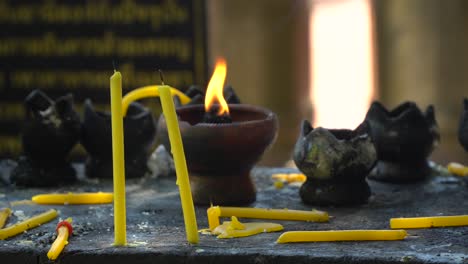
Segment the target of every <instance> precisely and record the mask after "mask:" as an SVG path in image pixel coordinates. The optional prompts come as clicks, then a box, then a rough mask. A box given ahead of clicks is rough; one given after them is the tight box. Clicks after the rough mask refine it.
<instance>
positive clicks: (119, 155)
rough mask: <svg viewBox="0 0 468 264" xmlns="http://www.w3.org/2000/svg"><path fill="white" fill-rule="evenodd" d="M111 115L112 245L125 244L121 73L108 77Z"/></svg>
mask: <svg viewBox="0 0 468 264" xmlns="http://www.w3.org/2000/svg"><path fill="white" fill-rule="evenodd" d="M110 96H111V117H112V120H111V121H112V164H113V177H114V245H116V246H124V245H126V244H127V234H126V233H127V230H126V213H125V160H124V138H123V115H122V75H121V74H120V72H118V71H115V72H114V74H113V75H112V76H111V77H110Z"/></svg>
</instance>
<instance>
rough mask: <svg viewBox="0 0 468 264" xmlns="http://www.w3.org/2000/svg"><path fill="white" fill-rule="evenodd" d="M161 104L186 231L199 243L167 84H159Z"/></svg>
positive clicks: (189, 238)
mask: <svg viewBox="0 0 468 264" xmlns="http://www.w3.org/2000/svg"><path fill="white" fill-rule="evenodd" d="M157 87H158V90H159V96H160V98H161V105H162V109H163V113H164V118H165V119H166V124H167V131H168V133H169V141H170V142H171V152H172V155H173V157H174V165H175V169H176V174H177V184H178V185H179V193H180V200H181V203H182V211H183V213H184V221H185V232H186V235H187V240H188V242H190V243H192V244H196V243H198V227H197V218H196V216H195V208H194V205H193V199H192V191H191V190H190V182H189V177H188V170H187V163H186V161H185V154H184V146H183V145H182V137H181V136H180V130H179V123H178V121H177V115H176V112H175V107H174V102H173V101H172V97H171V88H170V87H169V86H167V85H161V86H157Z"/></svg>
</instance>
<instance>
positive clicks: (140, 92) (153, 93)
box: [122, 85, 191, 116]
mask: <svg viewBox="0 0 468 264" xmlns="http://www.w3.org/2000/svg"><path fill="white" fill-rule="evenodd" d="M170 93H171V95H177V96H178V97H179V99H180V102H181V103H182V104H183V105H184V104H187V103H188V102H190V100H191V99H190V97H188V96H187V95H185V94H184V93H182V92H181V91H179V90H177V89H175V88H170ZM157 96H160V94H159V90H158V86H157V85H151V86H145V87H141V88H138V89H135V90H133V91H131V92H129V93H127V94H126V95H125V96H124V98H123V100H122V111H123V116H126V115H127V109H128V106H129V105H130V104H131V103H132V102H134V101H136V100H139V99H143V98H147V97H157ZM171 100H172V99H171Z"/></svg>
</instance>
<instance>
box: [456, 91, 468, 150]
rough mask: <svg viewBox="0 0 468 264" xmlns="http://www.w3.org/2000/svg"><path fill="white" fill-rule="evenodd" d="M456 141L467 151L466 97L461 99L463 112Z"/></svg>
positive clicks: (467, 107) (467, 103)
mask: <svg viewBox="0 0 468 264" xmlns="http://www.w3.org/2000/svg"><path fill="white" fill-rule="evenodd" d="M458 141H459V142H460V144H461V145H462V146H463V148H464V149H465V151H468V98H465V99H463V112H462V115H461V117H460V125H459V127H458Z"/></svg>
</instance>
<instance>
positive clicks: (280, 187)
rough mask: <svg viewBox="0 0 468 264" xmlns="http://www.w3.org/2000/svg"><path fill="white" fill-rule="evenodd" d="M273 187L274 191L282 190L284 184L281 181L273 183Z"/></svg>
mask: <svg viewBox="0 0 468 264" xmlns="http://www.w3.org/2000/svg"><path fill="white" fill-rule="evenodd" d="M274 185H275V188H276V189H282V188H283V187H284V183H283V182H282V181H275V183H274Z"/></svg>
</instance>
